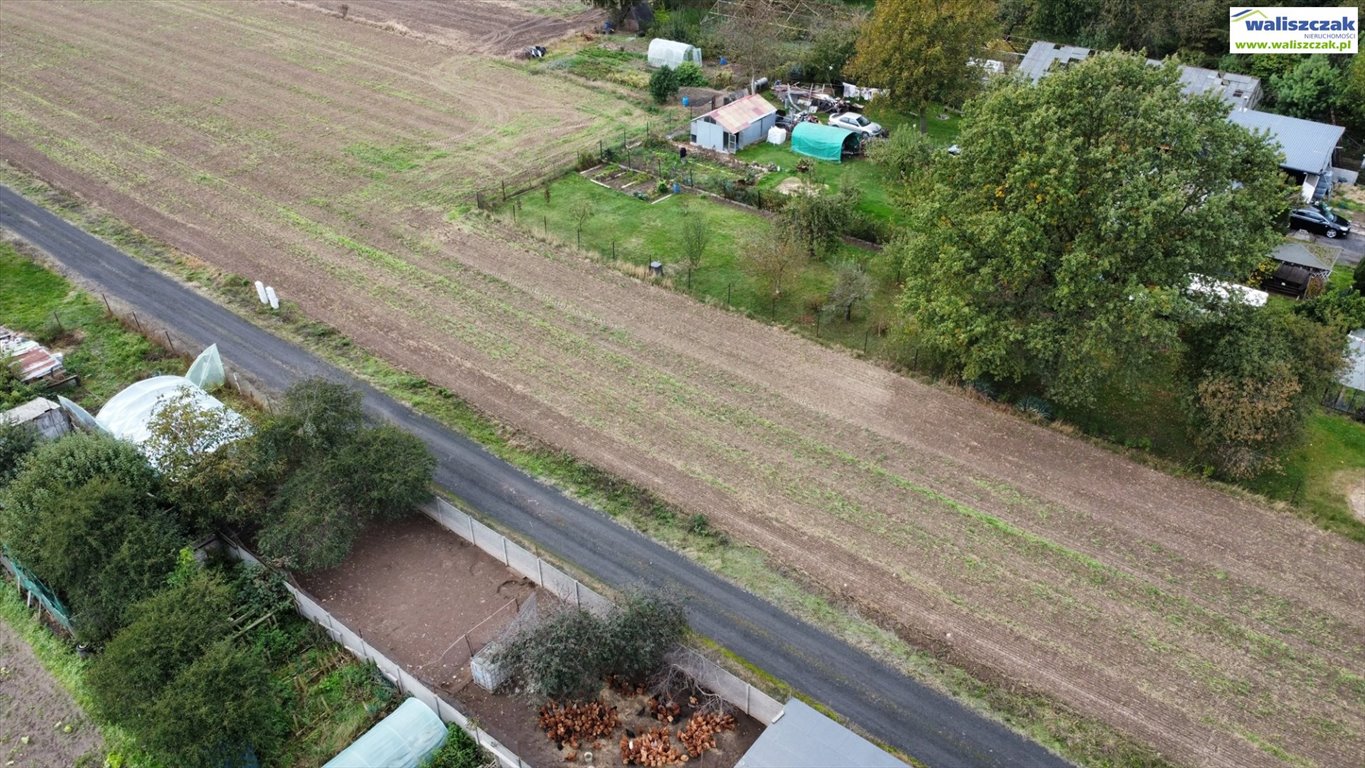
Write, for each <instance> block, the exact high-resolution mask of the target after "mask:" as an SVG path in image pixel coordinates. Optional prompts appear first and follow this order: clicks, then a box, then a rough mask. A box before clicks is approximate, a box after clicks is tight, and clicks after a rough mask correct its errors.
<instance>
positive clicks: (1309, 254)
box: [1270, 241, 1341, 272]
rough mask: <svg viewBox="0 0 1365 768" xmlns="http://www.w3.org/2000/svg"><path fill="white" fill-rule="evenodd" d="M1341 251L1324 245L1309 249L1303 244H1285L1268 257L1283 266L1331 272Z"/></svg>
mask: <svg viewBox="0 0 1365 768" xmlns="http://www.w3.org/2000/svg"><path fill="white" fill-rule="evenodd" d="M1340 255H1341V249H1340V248H1336V247H1331V246H1325V245H1315V246H1313V247H1311V248H1310V247H1309V246H1308V245H1305V244H1304V243H1296V242H1292V241H1291V242H1287V243H1284V244H1283V245H1281V246H1279V247H1278V248H1276V249H1275V251H1274V252H1273V253H1271V254H1270V257H1271V258H1272V259H1274V260H1276V261H1279V262H1283V263H1285V264H1294V265H1297V266H1300V267H1306V268H1308V269H1312V270H1318V271H1322V272H1331V271H1332V267H1334V266H1336V263H1337V258H1338V257H1339V256H1340Z"/></svg>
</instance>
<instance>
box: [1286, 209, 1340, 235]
mask: <svg viewBox="0 0 1365 768" xmlns="http://www.w3.org/2000/svg"><path fill="white" fill-rule="evenodd" d="M1289 226H1290V227H1291V228H1293V229H1303V230H1307V231H1309V232H1312V233H1314V234H1318V235H1324V236H1326V237H1334V238H1335V237H1346V236H1347V235H1349V234H1351V222H1349V221H1347V220H1346V219H1344V218H1342V217H1340V216H1338V215H1336V214H1335V213H1332V211H1331V209H1329V208H1327V206H1324V205H1316V206H1313V207H1311V208H1299V209H1298V210H1295V211H1290V213H1289Z"/></svg>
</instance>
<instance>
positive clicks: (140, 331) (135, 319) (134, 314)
mask: <svg viewBox="0 0 1365 768" xmlns="http://www.w3.org/2000/svg"><path fill="white" fill-rule="evenodd" d="M128 314H130V315H132V316H133V324H134V325H136V326H137V332H138V333H142V321H141V320H139V319H137V313H136V312H129V313H128ZM142 335H143V336H146V335H147V334H145V333H142Z"/></svg>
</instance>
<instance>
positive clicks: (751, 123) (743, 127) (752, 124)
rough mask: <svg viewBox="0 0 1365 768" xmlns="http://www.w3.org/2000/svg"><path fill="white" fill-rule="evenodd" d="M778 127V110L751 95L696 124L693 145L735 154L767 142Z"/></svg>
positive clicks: (760, 97)
mask: <svg viewBox="0 0 1365 768" xmlns="http://www.w3.org/2000/svg"><path fill="white" fill-rule="evenodd" d="M774 125H777V107H774V106H773V105H772V104H771V103H769V102H768V100H767V99H765V98H763V97H762V96H759V95H757V94H750V95H748V96H744V97H742V98H739V99H736V100H735V101H732V102H730V103H729V104H726V105H725V106H723V107H718V108H716V109H713V110H711V111H710V112H707V113H706V114H704V115H699V116H698V117H696V118H694V119H693V120H692V130H691V134H692V143H693V144H695V145H697V146H699V147H702V148H703V149H711V150H715V151H716V152H727V153H734V152H738V151H739V150H741V149H743V148H745V147H747V146H749V145H750V144H753V143H755V142H759V141H763V140H764V139H766V138H767V136H768V129H769V128H772V127H773V126H774Z"/></svg>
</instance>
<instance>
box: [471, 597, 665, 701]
mask: <svg viewBox="0 0 1365 768" xmlns="http://www.w3.org/2000/svg"><path fill="white" fill-rule="evenodd" d="M686 632H687V617H686V614H685V613H684V612H683V608H682V605H681V603H678V602H677V601H676V600H672V599H669V598H663V597H659V596H657V595H650V594H645V593H638V592H637V593H631V594H628V595H626V597H625V598H624V599H623V600H622V601H621V603H620V604H619V605H617V606H615V607H613V608H612V610H611V612H610V613H609V614H608V615H607V617H606V618H598V617H597V616H594V615H593V614H591V613H588V612H587V611H584V610H582V609H581V608H574V609H569V610H565V611H561V612H559V613H556V614H554V615H553V616H551V617H549V618H548V619H546V620H545V621H543V622H541V623H539V624H536V625H533V626H530V627H526V628H525V629H522V630H521V631H520V632H518V633H517V634H516V635H514V636H513V637H512V638H511V639H509V640H508V641H507V643H506V644H505V645H504V646H503V647H502V648H501V649H499V650H498V651H497V652H495V653H494V654H493V659H494V662H495V663H497V664H499V665H502V666H504V667H505V668H506V669H507V670H508V671H509V672H511V673H512V675H513V676H514V677H515V678H517V679H518V680H520V681H521V682H522V684H523V685H525V686H526V688H527V689H528V690H530V691H531V692H532V693H535V694H539V695H542V696H547V697H549V698H552V699H565V698H567V699H581V698H584V697H587V696H591V695H592V694H594V693H595V692H596V691H597V690H598V688H599V687H600V686H601V683H602V678H603V677H604V676H606V675H608V674H614V675H619V676H621V677H624V678H627V679H629V680H634V681H640V682H642V681H643V680H644V679H645V678H647V677H648V676H649V675H650V674H651V673H653V672H655V671H656V670H658V669H659V668H660V667H662V666H663V661H664V655H665V654H667V653H668V652H669V651H670V650H672V649H673V648H674V647H676V646H677V645H678V643H679V642H680V641H681V639H682V637H683V635H684V634H685V633H686Z"/></svg>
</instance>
